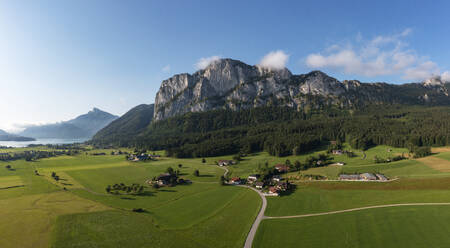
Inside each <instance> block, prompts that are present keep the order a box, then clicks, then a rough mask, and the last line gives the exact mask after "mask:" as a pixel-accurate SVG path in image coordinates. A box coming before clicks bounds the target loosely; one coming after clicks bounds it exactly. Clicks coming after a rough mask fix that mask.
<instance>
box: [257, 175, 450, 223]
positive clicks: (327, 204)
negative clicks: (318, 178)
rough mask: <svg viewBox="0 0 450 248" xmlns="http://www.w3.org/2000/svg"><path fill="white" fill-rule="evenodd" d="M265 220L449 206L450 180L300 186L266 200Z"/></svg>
mask: <svg viewBox="0 0 450 248" xmlns="http://www.w3.org/2000/svg"><path fill="white" fill-rule="evenodd" d="M267 201H268V207H267V209H266V215H267V216H285V215H298V214H307V213H319V212H326V211H333V210H342V209H349V208H355V207H364V206H371V205H382V204H391V203H405V202H450V178H449V177H443V178H414V179H401V180H397V181H394V182H390V183H377V182H309V183H301V184H299V185H298V186H297V190H296V191H295V192H294V193H292V194H291V195H289V196H283V197H276V198H273V197H272V198H268V199H267Z"/></svg>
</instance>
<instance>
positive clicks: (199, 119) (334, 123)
mask: <svg viewBox="0 0 450 248" xmlns="http://www.w3.org/2000/svg"><path fill="white" fill-rule="evenodd" d="M330 140H340V141H347V142H349V143H350V144H351V145H352V147H354V148H358V149H367V148H368V147H370V146H372V145H379V144H385V145H391V146H395V147H408V148H411V149H412V148H413V147H418V146H433V145H440V146H442V145H449V144H450V107H423V106H401V105H377V106H369V107H365V108H361V109H354V110H348V109H342V110H340V109H336V108H325V109H321V110H316V111H309V112H304V111H296V110H294V109H292V108H288V107H280V108H278V107H265V108H254V109H246V110H241V111H237V112H236V111H230V110H216V111H209V112H203V113H188V114H185V115H182V116H177V117H173V118H169V119H166V120H162V121H157V122H154V123H152V124H150V125H149V126H148V127H147V128H146V129H145V130H144V131H143V132H142V133H140V134H139V135H136V136H135V137H134V138H133V139H126V140H123V139H118V140H115V141H112V140H105V141H104V142H103V141H102V140H99V139H97V140H94V143H95V144H97V145H109V144H114V145H119V144H120V145H125V146H137V147H140V148H145V149H151V150H160V149H166V150H167V153H168V155H170V156H175V157H206V156H217V155H225V154H233V153H238V152H242V153H250V152H257V151H263V150H264V151H267V152H269V153H270V154H272V155H277V156H286V155H290V154H299V153H303V152H308V151H311V150H313V149H315V148H317V147H318V146H319V145H321V144H327V143H328V142H329V141H330Z"/></svg>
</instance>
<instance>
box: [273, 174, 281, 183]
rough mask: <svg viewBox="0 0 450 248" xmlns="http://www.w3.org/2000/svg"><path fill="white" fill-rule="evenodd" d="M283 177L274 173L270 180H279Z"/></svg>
mask: <svg viewBox="0 0 450 248" xmlns="http://www.w3.org/2000/svg"><path fill="white" fill-rule="evenodd" d="M282 179H283V178H282V177H281V176H280V175H275V176H273V177H272V181H274V182H279V181H281V180H282Z"/></svg>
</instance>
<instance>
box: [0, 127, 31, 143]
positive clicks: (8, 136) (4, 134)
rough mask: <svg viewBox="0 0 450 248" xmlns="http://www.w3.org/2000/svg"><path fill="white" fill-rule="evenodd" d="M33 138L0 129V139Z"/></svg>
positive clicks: (20, 139) (29, 139) (26, 139)
mask: <svg viewBox="0 0 450 248" xmlns="http://www.w3.org/2000/svg"><path fill="white" fill-rule="evenodd" d="M33 140H35V139H33V138H29V137H23V136H19V135H15V134H10V133H7V132H5V131H3V130H1V129H0V141H33Z"/></svg>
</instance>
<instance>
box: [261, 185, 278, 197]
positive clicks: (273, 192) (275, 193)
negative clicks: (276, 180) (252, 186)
mask: <svg viewBox="0 0 450 248" xmlns="http://www.w3.org/2000/svg"><path fill="white" fill-rule="evenodd" d="M264 195H266V196H279V193H278V189H277V188H276V187H270V188H269V191H268V192H267V193H266V194H264Z"/></svg>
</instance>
